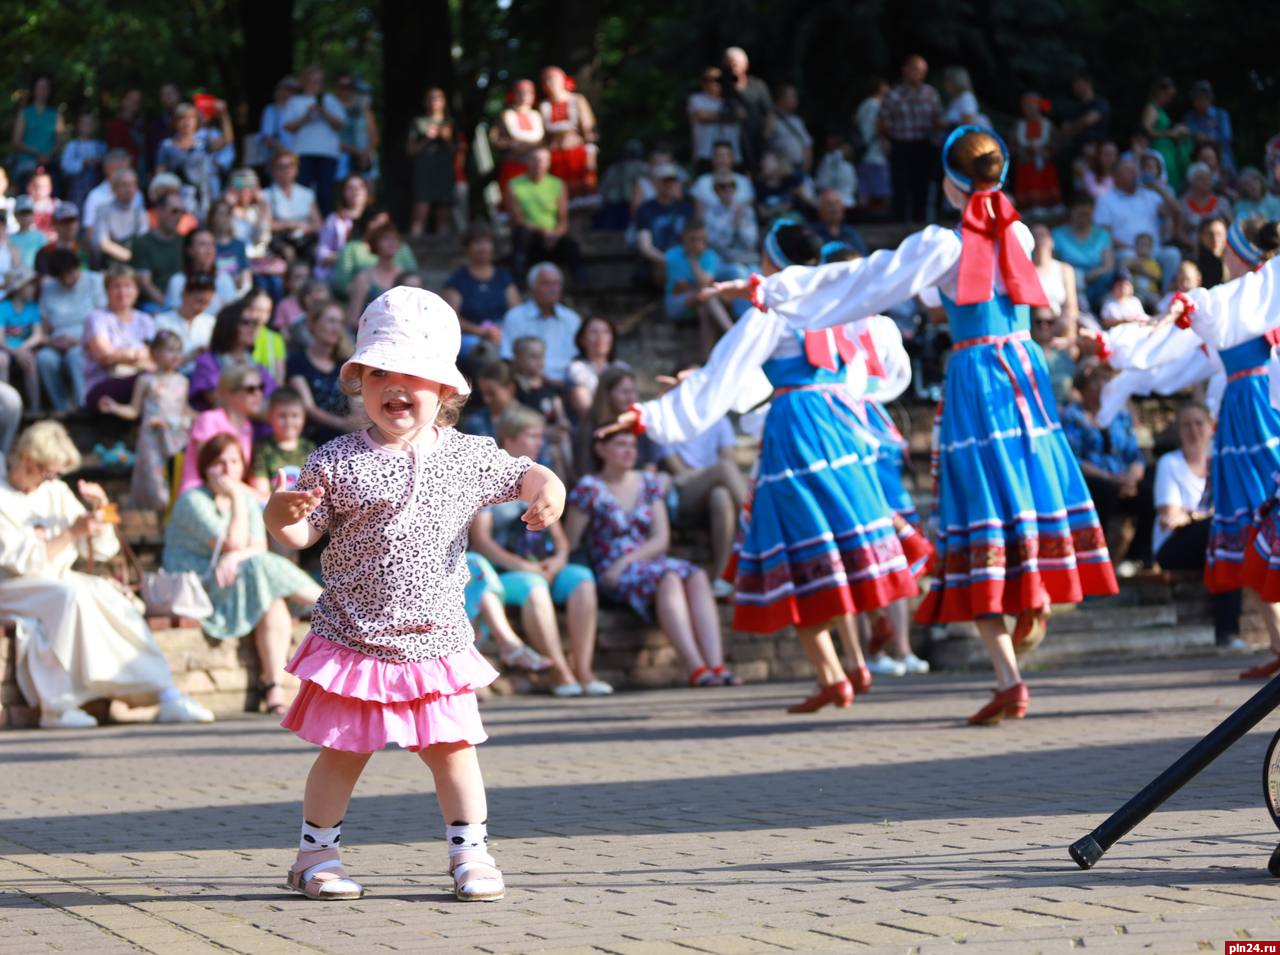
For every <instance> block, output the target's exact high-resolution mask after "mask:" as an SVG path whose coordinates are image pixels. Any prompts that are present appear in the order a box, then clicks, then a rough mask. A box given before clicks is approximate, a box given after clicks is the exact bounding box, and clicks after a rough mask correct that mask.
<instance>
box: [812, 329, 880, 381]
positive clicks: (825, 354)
mask: <svg viewBox="0 0 1280 955" xmlns="http://www.w3.org/2000/svg"><path fill="white" fill-rule="evenodd" d="M857 354H858V345H857V343H856V342H855V341H854V340H853V339H852V338H850V337H849V334H848V333H847V332H846V331H845V330H844V328H843V326H836V327H835V328H824V329H822V330H821V331H817V332H805V333H804V357H805V358H807V359H808V360H809V364H811V365H812V366H813V367H814V368H825V369H826V370H827V371H839V369H840V362H839V361H837V357H836V356H839V357H840V358H841V359H843V360H844V363H845V364H846V365H847V364H848V363H849V362H851V361H853V358H854V356H855V355H857ZM870 354H871V355H874V354H875V350H874V349H872V351H871V352H870ZM879 361H880V359H879V358H877V359H876V362H877V364H878V363H879ZM870 366H871V360H870V358H868V360H867V368H868V374H870ZM883 374H884V373H883V370H882V371H881V377H883Z"/></svg>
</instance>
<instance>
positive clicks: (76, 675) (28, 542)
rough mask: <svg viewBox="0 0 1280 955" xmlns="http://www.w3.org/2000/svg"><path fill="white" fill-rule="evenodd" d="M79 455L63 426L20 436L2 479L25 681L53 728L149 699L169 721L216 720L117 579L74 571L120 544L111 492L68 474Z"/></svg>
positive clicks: (2, 569)
mask: <svg viewBox="0 0 1280 955" xmlns="http://www.w3.org/2000/svg"><path fill="white" fill-rule="evenodd" d="M79 467H80V454H79V452H77V451H76V448H75V445H73V444H72V443H71V439H70V438H69V437H68V436H67V432H66V430H65V429H64V428H63V427H62V425H60V424H58V423H57V422H56V421H42V422H40V423H39V424H34V425H32V426H31V427H30V428H28V429H27V430H26V431H25V432H23V433H22V435H20V436H19V438H18V441H17V443H16V444H15V445H14V448H13V453H12V454H11V455H10V456H9V476H8V480H0V618H3V619H5V620H11V621H13V622H14V623H15V624H16V625H17V626H16V634H17V647H16V650H17V677H18V686H19V687H20V688H21V690H22V694H23V696H25V697H26V699H27V702H28V703H30V704H31V705H32V706H36V707H39V708H40V725H41V726H42V727H45V728H84V727H89V726H94V725H96V723H97V721H96V720H95V719H94V718H93V717H92V716H90V715H89V714H88V713H86V712H85V711H84V710H83V709H81V707H82V706H84V704H85V703H87V702H89V701H90V700H97V699H103V698H108V699H110V698H118V697H126V696H127V697H135V696H147V697H156V698H158V699H159V701H160V710H159V713H158V714H157V717H156V719H157V720H158V721H159V722H162V723H176V722H184V723H187V722H194V723H207V722H210V721H211V720H212V719H213V714H212V713H210V712H209V711H208V710H206V709H205V708H204V707H202V706H199V705H197V704H196V703H194V702H192V701H191V700H190V699H188V698H187V697H185V696H183V695H182V694H181V693H179V692H178V690H177V689H176V688H175V687H174V685H173V675H172V673H170V671H169V665H168V663H166V662H165V659H164V657H163V656H162V655H161V653H160V650H159V648H158V647H157V646H156V642H155V637H154V636H153V635H152V633H151V631H150V629H148V627H147V624H146V621H145V620H144V619H143V618H142V615H141V614H140V613H138V611H137V610H136V609H135V608H134V606H133V604H132V603H131V602H130V601H129V599H128V598H127V597H125V596H124V595H123V594H122V593H120V591H119V590H117V589H116V588H115V587H114V586H112V584H111V583H110V581H108V580H106V579H104V578H102V577H93V576H90V575H88V574H82V573H80V572H78V571H75V570H73V569H72V567H73V566H74V565H75V564H76V562H77V561H78V560H79V559H81V558H85V557H89V556H90V555H92V556H93V557H95V558H109V557H113V556H115V554H116V553H117V551H118V550H119V548H120V542H119V540H117V538H116V532H115V529H114V528H113V527H112V525H111V524H110V523H109V520H108V518H109V508H108V502H107V495H106V493H105V492H104V491H103V490H102V488H101V487H99V486H98V485H97V484H92V483H89V482H88V481H80V482H79V483H78V485H77V487H78V490H79V493H80V497H79V498H77V497H76V494H75V493H74V492H73V491H72V490H71V488H70V487H68V486H67V484H66V483H65V482H64V481H63V480H62V475H64V474H66V473H67V472H68V471H74V470H76V469H77V468H79Z"/></svg>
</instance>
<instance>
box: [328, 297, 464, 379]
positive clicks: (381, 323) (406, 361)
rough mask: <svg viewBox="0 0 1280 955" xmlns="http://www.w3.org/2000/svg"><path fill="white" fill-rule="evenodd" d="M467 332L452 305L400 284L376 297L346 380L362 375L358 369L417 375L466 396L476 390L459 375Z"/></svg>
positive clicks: (366, 312) (347, 366)
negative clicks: (379, 369) (459, 361)
mask: <svg viewBox="0 0 1280 955" xmlns="http://www.w3.org/2000/svg"><path fill="white" fill-rule="evenodd" d="M461 347H462V330H461V328H459V326H458V316H457V315H456V314H455V313H454V311H453V309H452V308H450V307H449V303H448V302H446V301H445V300H444V299H442V298H441V297H440V296H439V295H436V294H435V293H434V292H428V291H427V290H426V289H421V288H412V287H410V286H408V285H400V286H397V287H396V288H393V289H389V290H387V291H385V292H383V293H382V294H381V295H379V296H378V297H377V298H375V299H374V300H373V301H372V302H370V303H369V305H368V306H367V307H366V308H365V310H364V314H363V315H361V316H360V325H359V327H358V328H357V330H356V350H355V354H353V355H352V356H351V358H350V359H348V360H347V362H346V364H344V365H343V366H342V371H341V372H340V377H342V378H348V377H351V376H352V375H358V374H359V369H358V368H356V367H355V366H356V365H368V366H369V367H370V368H381V369H382V370H383V371H394V372H399V373H400V374H402V375H413V376H414V377H415V378H425V379H426V380H428V381H435V382H439V383H440V384H442V385H448V386H449V387H450V388H453V389H454V390H455V391H457V392H458V394H460V395H469V394H471V386H470V385H469V384H467V379H465V378H464V377H462V372H460V371H458V350H459V349H460V348H461Z"/></svg>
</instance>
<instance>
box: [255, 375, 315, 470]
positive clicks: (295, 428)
mask: <svg viewBox="0 0 1280 955" xmlns="http://www.w3.org/2000/svg"><path fill="white" fill-rule="evenodd" d="M267 423H268V424H270V425H271V439H270V440H269V441H263V442H261V443H259V444H258V445H257V447H255V448H254V449H253V480H252V483H253V486H254V488H255V489H257V490H258V491H260V492H262V493H264V494H270V493H271V492H272V491H273V490H277V489H278V488H277V485H279V488H283V489H284V490H288V489H290V488H292V487H293V485H294V482H295V481H297V480H298V475H299V474H300V473H301V472H302V466H303V465H304V464H306V463H307V458H308V457H309V456H310V454H311V452H312V451H314V450H315V449H316V446H315V444H314V443H313V442H311V441H308V440H307V439H306V438H304V437H303V436H302V429H303V426H304V425H306V423H307V409H306V407H305V406H304V405H303V403H302V396H301V395H299V394H298V393H297V392H296V391H294V390H293V389H292V388H277V389H276V390H275V391H273V392H271V398H270V400H269V401H268V402H267Z"/></svg>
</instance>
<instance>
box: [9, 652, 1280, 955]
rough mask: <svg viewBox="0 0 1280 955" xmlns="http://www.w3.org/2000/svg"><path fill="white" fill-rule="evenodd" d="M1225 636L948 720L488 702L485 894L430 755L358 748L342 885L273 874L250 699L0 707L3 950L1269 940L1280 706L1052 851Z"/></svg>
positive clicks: (735, 705) (1152, 759) (955, 700)
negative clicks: (1198, 651)
mask: <svg viewBox="0 0 1280 955" xmlns="http://www.w3.org/2000/svg"><path fill="white" fill-rule="evenodd" d="M1238 664H1239V660H1238V659H1217V660H1212V659H1211V660H1197V661H1179V662H1176V663H1169V664H1165V665H1134V666H1128V667H1117V668H1110V669H1106V670H1103V669H1087V670H1086V669H1076V670H1064V671H1056V672H1052V673H1045V674H1038V675H1036V676H1035V678H1034V681H1033V683H1032V687H1033V693H1034V697H1033V701H1032V707H1033V708H1032V715H1031V717H1030V718H1029V719H1027V720H1026V721H1025V722H1023V723H1020V724H1012V725H1008V726H1004V727H1000V728H996V729H970V728H968V727H964V726H962V725H960V723H959V721H958V719H957V717H959V716H962V715H963V714H965V713H967V712H969V711H970V710H972V709H975V708H976V707H977V705H978V704H979V703H980V702H981V701H982V699H983V698H984V697H985V693H986V690H985V686H984V684H985V680H984V679H981V678H977V677H973V676H933V677H927V678H912V679H905V680H898V681H889V680H885V681H881V683H880V684H879V685H877V687H876V689H875V691H874V692H873V693H872V694H871V695H870V696H869V697H866V698H860V699H859V700H858V702H857V703H855V705H854V708H853V709H852V710H851V711H843V712H825V713H821V714H817V715H815V716H808V717H794V716H793V717H788V716H786V715H784V714H783V713H782V712H781V709H782V707H783V705H784V704H785V703H787V702H790V701H792V700H793V699H794V698H795V697H797V696H798V695H799V694H800V692H802V690H803V689H804V688H803V687H802V686H801V685H800V684H770V685H760V686H752V687H745V688H742V689H738V690H730V689H721V690H702V691H693V690H666V691H655V692H645V693H629V694H622V695H619V696H616V697H614V698H612V699H606V700H577V701H553V700H551V699H549V698H547V697H519V698H514V699H501V700H494V701H492V702H490V703H488V704H487V705H486V708H485V715H486V722H487V724H488V726H489V729H490V732H491V733H492V734H493V739H492V740H491V741H490V742H489V743H487V744H485V746H484V747H483V748H482V760H483V764H484V767H485V772H486V777H487V780H488V784H489V792H490V803H491V809H490V815H491V832H492V833H493V835H494V837H495V843H496V844H495V848H496V852H497V855H498V858H499V861H500V862H501V863H502V866H503V869H504V870H505V872H506V875H507V880H508V883H509V886H510V891H509V893H508V897H507V899H506V900H505V901H503V902H499V903H494V904H461V903H457V902H455V901H453V900H452V897H451V895H450V894H449V892H448V888H449V883H448V880H447V878H445V877H444V876H443V875H442V874H441V868H442V866H441V863H442V862H443V848H442V845H441V840H440V837H439V833H440V820H439V815H438V814H437V811H436V808H435V804H434V800H433V799H432V798H431V795H430V787H431V784H430V777H429V775H428V774H427V773H426V771H425V769H424V768H423V767H422V765H421V764H420V763H419V761H418V760H416V759H415V758H414V757H413V756H411V755H409V754H407V753H402V752H388V753H384V754H380V755H379V756H377V757H375V759H374V760H373V761H372V762H371V764H370V767H369V770H368V772H367V773H366V776H365V778H364V780H363V781H362V783H361V786H360V788H359V789H358V790H357V794H356V799H355V801H354V803H353V805H352V809H351V811H350V813H349V814H348V817H347V822H346V825H345V826H344V833H343V835H344V837H345V840H346V841H349V842H350V846H349V847H348V849H347V851H346V860H347V863H348V866H349V868H350V869H351V871H352V873H353V874H354V875H356V876H357V877H359V878H361V879H362V880H363V881H364V882H365V884H366V885H367V886H368V888H369V894H368V896H367V897H366V898H365V899H363V900H361V901H359V902H356V903H329V904H320V903H313V902H308V901H306V900H304V899H302V898H301V897H300V896H293V895H290V894H288V893H286V892H284V891H282V890H281V889H280V887H279V886H280V883H281V881H282V877H283V870H284V868H285V867H286V866H287V865H288V863H289V862H290V861H291V858H292V848H291V847H292V845H293V843H294V840H295V839H296V832H297V824H298V813H299V798H300V795H301V785H302V780H303V777H304V775H305V773H306V770H307V767H308V765H309V763H310V760H311V757H312V751H311V749H310V747H308V746H306V745H305V744H302V743H300V742H299V741H297V740H296V739H294V738H293V737H292V736H291V735H290V734H288V733H286V732H284V731H283V730H280V729H279V728H278V727H276V726H275V725H274V724H273V723H272V722H271V721H269V720H268V719H267V718H266V717H260V718H253V717H246V718H243V719H239V720H226V721H223V722H221V723H218V724H216V725H214V726H212V727H156V726H149V725H141V726H138V725H133V726H115V727H107V728H103V729H99V730H96V731H88V732H86V731H63V732H52V731H43V732H41V731H15V732H8V733H4V734H0V767H2V768H3V769H2V771H3V779H4V789H5V797H4V812H3V816H2V817H0V952H4V953H5V955H28V953H37V952H38V953H48V952H93V953H95V955H98V953H116V952H121V953H123V952H156V953H170V952H174V953H177V952H182V953H187V952H196V953H204V952H209V953H213V952H218V953H227V952H246V953H275V952H335V953H337V952H342V953H346V952H379V951H382V952H388V951H408V952H453V951H458V952H534V951H538V952H542V951H549V952H560V953H569V952H573V953H602V952H603V953H618V955H644V953H656V952H683V953H690V952H707V953H722V955H739V953H755V952H784V951H801V952H826V951H831V952H841V951H843V952H867V953H876V952H896V953H919V955H933V953H944V952H956V951H965V952H981V953H983V955H988V953H993V955H1001V953H1019V955H1021V953H1032V952H1046V953H1050V952H1065V951H1083V952H1085V953H1088V955H1094V953H1098V955H1111V953H1122V952H1125V953H1127V952H1172V953H1183V952H1201V951H1218V952H1220V951H1222V944H1223V942H1224V941H1225V940H1227V939H1280V880H1276V879H1272V878H1271V877H1270V876H1269V875H1268V874H1267V872H1266V861H1267V857H1268V856H1269V854H1270V852H1271V850H1272V849H1273V848H1274V847H1275V845H1276V842H1277V840H1278V839H1280V833H1278V832H1277V831H1276V830H1275V829H1274V827H1273V826H1272V824H1271V820H1270V818H1269V817H1268V816H1267V813H1266V811H1265V808H1264V806H1263V802H1262V794H1261V785H1260V766H1261V761H1262V754H1263V751H1264V749H1265V746H1266V742H1267V739H1268V737H1269V732H1273V731H1274V730H1275V728H1276V727H1277V725H1280V714H1278V715H1277V716H1275V717H1273V718H1272V719H1270V720H1268V721H1267V723H1266V724H1264V726H1263V727H1261V728H1259V729H1258V730H1256V731H1255V732H1254V733H1252V734H1250V735H1249V736H1248V737H1247V738H1246V739H1245V740H1243V741H1242V742H1241V743H1240V744H1238V745H1237V746H1236V747H1235V748H1234V749H1233V750H1232V751H1231V752H1229V753H1228V754H1227V755H1226V756H1224V757H1223V758H1222V759H1221V760H1219V762H1218V763H1216V764H1215V765H1214V766H1213V767H1211V769H1210V770H1209V771H1208V772H1206V773H1205V774H1204V775H1203V776H1202V777H1201V778H1199V779H1198V780H1196V781H1195V782H1193V783H1192V784H1191V785H1190V786H1189V787H1188V788H1187V789H1185V790H1184V791H1183V792H1182V793H1181V794H1179V795H1178V796H1177V797H1175V798H1174V799H1173V800H1172V801H1171V802H1170V803H1169V804H1168V805H1167V806H1166V807H1165V808H1164V809H1163V810H1162V811H1161V812H1160V813H1159V814H1157V815H1156V816H1154V817H1152V818H1151V819H1149V820H1148V821H1147V822H1146V823H1145V824H1144V825H1143V826H1141V827H1140V828H1139V829H1138V831H1137V832H1136V833H1134V834H1132V835H1131V836H1130V838H1129V839H1128V840H1127V841H1125V842H1124V843H1122V844H1120V845H1118V846H1117V847H1115V848H1114V849H1113V850H1112V851H1111V852H1110V853H1109V854H1108V856H1107V857H1106V858H1105V859H1104V860H1103V861H1102V863H1100V865H1099V867H1098V868H1097V869H1095V870H1094V871H1093V872H1089V873H1085V872H1081V871H1079V870H1077V869H1076V868H1075V866H1074V865H1073V864H1072V863H1071V862H1070V861H1069V859H1068V858H1067V856H1066V846H1067V845H1068V844H1069V843H1071V842H1072V841H1074V840H1075V839H1076V838H1077V837H1079V836H1080V835H1082V834H1084V833H1085V832H1087V831H1088V830H1089V829H1091V828H1092V826H1093V825H1095V824H1096V823H1097V822H1098V821H1100V820H1101V819H1102V818H1103V817H1104V816H1105V815H1106V814H1107V813H1108V812H1110V811H1111V810H1112V809H1114V808H1115V807H1116V806H1118V805H1119V804H1120V803H1121V802H1122V801H1123V800H1124V799H1126V798H1127V797H1128V796H1129V795H1131V794H1132V793H1133V792H1134V791H1136V789H1137V788H1138V787H1140V786H1141V785H1142V784H1144V783H1146V782H1147V781H1148V780H1149V779H1150V778H1151V777H1152V776H1154V775H1155V774H1156V773H1157V772H1159V771H1160V770H1161V769H1163V768H1164V767H1165V766H1166V765H1167V764H1168V762H1170V761H1171V760H1172V758H1173V757H1174V756H1176V755H1177V754H1178V753H1180V752H1181V751H1182V750H1183V749H1185V748H1186V746H1188V745H1190V743H1191V742H1192V741H1194V739H1196V738H1198V737H1199V736H1201V735H1202V734H1203V733H1204V732H1206V731H1207V730H1208V729H1209V728H1210V727H1211V726H1212V725H1213V724H1215V723H1216V722H1217V721H1218V720H1219V719H1221V718H1222V717H1223V716H1225V715H1226V714H1227V713H1228V712H1229V711H1230V710H1231V709H1232V708H1234V707H1235V706H1236V705H1238V704H1239V703H1240V702H1242V701H1243V700H1244V699H1245V698H1246V697H1247V696H1248V695H1249V693H1250V692H1251V691H1252V689H1254V688H1256V685H1245V684H1241V683H1239V682H1238V681H1236V680H1235V679H1234V675H1235V670H1236V669H1237V668H1238Z"/></svg>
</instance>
